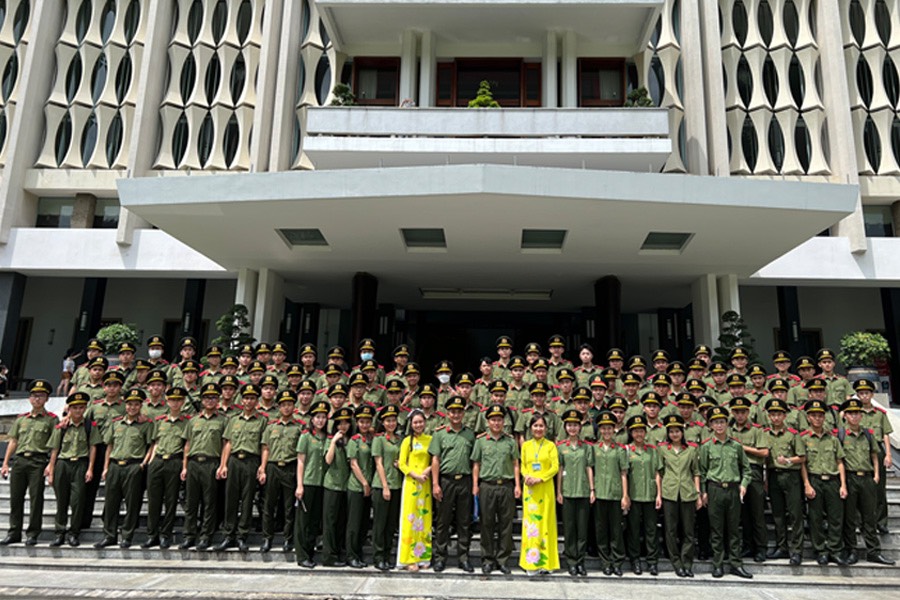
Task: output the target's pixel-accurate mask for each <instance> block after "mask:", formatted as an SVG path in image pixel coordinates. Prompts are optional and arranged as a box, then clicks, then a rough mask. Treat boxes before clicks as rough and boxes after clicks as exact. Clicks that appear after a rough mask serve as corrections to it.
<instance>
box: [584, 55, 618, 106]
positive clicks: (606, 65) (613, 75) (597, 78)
mask: <svg viewBox="0 0 900 600" xmlns="http://www.w3.org/2000/svg"><path fill="white" fill-rule="evenodd" d="M578 90H579V93H578V104H579V105H580V106H622V105H623V104H624V103H625V60H624V59H606V58H604V59H599V58H582V59H580V60H579V64H578Z"/></svg>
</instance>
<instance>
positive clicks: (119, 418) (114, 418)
mask: <svg viewBox="0 0 900 600" xmlns="http://www.w3.org/2000/svg"><path fill="white" fill-rule="evenodd" d="M124 418H125V417H124V416H121V417H113V422H116V421H121V420H122V419H124Z"/></svg>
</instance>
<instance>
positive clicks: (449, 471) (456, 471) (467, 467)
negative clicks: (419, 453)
mask: <svg viewBox="0 0 900 600" xmlns="http://www.w3.org/2000/svg"><path fill="white" fill-rule="evenodd" d="M474 447H475V432H474V431H472V430H471V429H469V428H468V427H465V426H463V427H462V429H460V430H459V431H455V430H454V429H452V428H451V427H450V426H449V425H447V426H446V427H441V428H440V429H438V430H437V431H436V432H435V433H434V435H433V436H432V437H431V443H430V444H428V453H429V454H431V455H432V456H437V457H438V459H439V460H440V464H441V474H442V475H469V474H471V473H472V463H471V462H470V460H469V457H471V456H472V449H473V448H474Z"/></svg>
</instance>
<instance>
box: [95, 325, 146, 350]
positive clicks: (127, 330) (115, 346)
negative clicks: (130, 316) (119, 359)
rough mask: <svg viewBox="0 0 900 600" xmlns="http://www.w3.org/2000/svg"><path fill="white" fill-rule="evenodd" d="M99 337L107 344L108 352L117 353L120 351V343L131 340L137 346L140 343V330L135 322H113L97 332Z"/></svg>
mask: <svg viewBox="0 0 900 600" xmlns="http://www.w3.org/2000/svg"><path fill="white" fill-rule="evenodd" d="M97 339H98V340H100V341H101V342H103V344H104V345H105V346H106V352H107V353H108V354H115V353H116V352H118V351H119V344H122V343H124V342H130V343H131V344H134V345H135V346H137V345H138V341H139V339H138V332H137V328H136V327H135V326H134V324H133V323H113V324H112V325H107V326H106V327H103V328H102V329H101V330H100V331H98V332H97Z"/></svg>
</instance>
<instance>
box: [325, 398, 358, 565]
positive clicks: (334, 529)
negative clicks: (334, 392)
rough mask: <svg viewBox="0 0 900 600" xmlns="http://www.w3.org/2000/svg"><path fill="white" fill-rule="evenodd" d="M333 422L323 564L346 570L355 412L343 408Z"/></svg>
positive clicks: (336, 414) (328, 470) (329, 442)
mask: <svg viewBox="0 0 900 600" xmlns="http://www.w3.org/2000/svg"><path fill="white" fill-rule="evenodd" d="M336 387H337V385H335V386H332V388H336ZM331 420H332V426H331V427H332V428H331V435H330V436H328V450H327V451H326V453H325V464H326V465H327V466H326V467H325V477H324V479H323V480H322V487H323V488H324V492H323V494H322V505H323V508H324V510H323V511H322V564H324V565H325V566H327V567H344V566H346V565H347V562H346V560H345V558H346V557H345V553H346V541H347V480H348V479H349V478H350V476H351V475H350V461H349V459H348V458H347V442H349V441H350V438H351V437H352V435H353V409H352V408H350V407H347V406H345V407H343V408H340V409H338V410H336V411H335V412H334V413H333V414H332V415H331Z"/></svg>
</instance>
